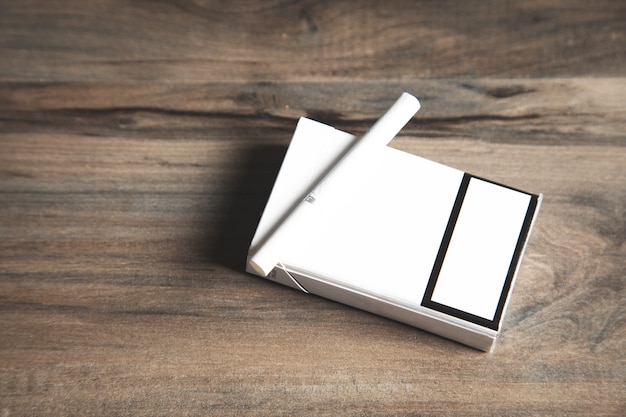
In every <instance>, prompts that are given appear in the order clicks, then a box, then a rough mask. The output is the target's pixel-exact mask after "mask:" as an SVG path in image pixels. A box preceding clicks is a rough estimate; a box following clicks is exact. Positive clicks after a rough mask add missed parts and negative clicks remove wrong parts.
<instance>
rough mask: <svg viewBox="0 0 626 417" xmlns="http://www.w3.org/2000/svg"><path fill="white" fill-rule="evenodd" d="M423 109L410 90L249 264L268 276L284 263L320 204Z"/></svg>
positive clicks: (360, 140) (266, 242) (329, 174)
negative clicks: (363, 160) (286, 252)
mask: <svg viewBox="0 0 626 417" xmlns="http://www.w3.org/2000/svg"><path fill="white" fill-rule="evenodd" d="M419 109H420V102H419V100H418V99H417V98H415V97H414V96H412V95H411V94H409V93H402V95H401V96H400V98H398V100H396V102H395V103H394V104H393V105H392V106H391V107H390V108H389V110H387V112H386V113H385V114H384V115H383V116H382V117H381V118H380V119H378V121H377V122H376V123H374V125H373V126H372V127H371V128H370V130H369V131H368V132H367V133H366V134H365V135H364V136H363V137H362V138H361V139H359V140H357V141H356V142H355V143H354V145H353V146H352V147H351V148H350V149H349V150H348V151H347V152H346V153H345V155H344V156H343V157H342V158H341V159H340V160H339V162H337V163H336V164H335V166H333V167H332V168H331V169H330V171H328V173H327V174H326V175H325V176H324V177H323V178H322V179H321V180H320V181H319V182H318V183H317V184H316V185H315V186H314V187H313V188H312V189H311V190H310V191H309V193H308V194H307V195H306V197H304V199H303V200H302V201H301V202H300V203H299V204H298V205H297V206H296V207H295V208H294V209H293V210H292V211H291V212H290V213H289V214H288V215H287V216H286V217H285V219H284V220H283V221H282V223H281V224H280V225H279V226H278V227H277V228H276V229H275V230H274V232H273V233H271V234H270V235H269V236H268V237H267V238H266V240H265V242H264V243H262V245H261V246H260V247H259V248H258V249H257V250H256V251H255V252H254V253H253V254H252V256H251V257H250V258H249V260H248V263H249V264H250V266H251V267H252V269H253V270H254V271H255V272H257V273H258V274H259V275H261V276H264V277H266V276H268V275H269V273H270V272H271V271H272V269H274V267H275V266H276V265H278V264H279V263H280V262H281V256H282V254H283V253H284V249H283V248H285V247H286V246H287V245H289V244H290V242H291V241H292V239H293V238H294V237H296V236H297V233H298V230H299V228H300V226H299V225H303V224H306V222H307V221H309V220H310V219H311V218H312V216H313V215H314V212H315V206H316V203H317V202H319V201H321V200H322V199H324V198H325V196H332V195H336V194H334V193H335V192H336V191H337V190H335V189H334V188H335V187H343V186H345V185H344V184H343V183H342V181H341V178H342V177H346V176H347V175H350V171H351V170H352V168H353V166H355V165H357V164H360V163H362V159H363V158H366V157H367V154H368V153H370V152H372V151H375V150H376V148H378V147H382V146H386V145H387V144H388V143H389V142H391V140H392V139H393V138H394V137H395V136H396V135H397V134H398V132H400V130H401V129H402V128H403V127H404V125H406V124H407V123H408V121H409V120H411V118H412V117H413V116H414V115H415V113H417V111H418V110H419Z"/></svg>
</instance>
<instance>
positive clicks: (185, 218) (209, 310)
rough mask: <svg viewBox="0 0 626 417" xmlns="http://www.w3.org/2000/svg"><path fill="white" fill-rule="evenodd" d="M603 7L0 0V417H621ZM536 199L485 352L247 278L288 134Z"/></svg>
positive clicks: (616, 53) (578, 0)
mask: <svg viewBox="0 0 626 417" xmlns="http://www.w3.org/2000/svg"><path fill="white" fill-rule="evenodd" d="M625 45H626V3H624V2H620V1H608V0H607V1H605V0H596V1H594V2H588V1H586V0H575V1H535V2H518V1H504V2H502V1H468V2H451V1H408V0H407V1H397V2H378V1H374V0H371V1H360V2H353V1H294V2H287V1H266V2H261V1H246V2H238V1H231V2H218V1H209V0H205V1H191V0H178V1H129V0H125V1H124V0H98V1H96V0H94V1H89V2H83V1H76V0H73V1H72V0H67V1H63V2H49V1H44V0H24V1H8V0H1V1H0V415H1V416H28V415H112V416H122V415H128V416H143V415H146V416H148V415H149V416H160V415H162V416H171V415H181V416H204V415H224V416H240V415H353V416H383V415H385V416H386V415H416V416H417V415H419V416H427V415H433V416H452V415H474V416H487V415H497V416H502V415H524V416H526V415H595V416H605V415H615V416H618V415H624V414H626V385H625V384H626V354H625V352H626V302H625V301H626V286H625V275H626V274H625V273H626V268H625V259H626V256H625V255H626V250H625V243H624V238H625V236H626V219H625V217H626V216H625V212H626V210H625V207H626V170H625V166H626V46H625ZM402 91H410V92H413V93H414V94H416V95H418V96H419V97H421V99H422V102H423V110H422V111H421V112H420V113H419V114H418V117H416V118H415V119H414V120H413V121H412V122H410V124H409V125H408V126H407V127H406V129H404V130H403V131H402V132H401V134H400V136H399V137H398V138H397V139H396V140H394V142H393V146H395V147H397V148H400V149H403V150H406V151H409V152H412V153H415V154H418V155H421V156H425V157H427V158H431V159H434V160H436V161H440V162H443V163H446V164H449V165H452V166H455V167H458V168H461V169H463V170H466V171H469V172H472V173H473V174H476V175H480V176H484V177H488V178H491V179H494V180H497V181H501V182H505V183H507V184H511V185H513V186H517V187H520V188H523V189H526V190H529V191H532V192H535V193H544V194H545V199H544V203H543V207H542V211H541V213H540V216H539V219H538V222H537V224H536V227H535V229H534V232H533V234H532V236H531V241H530V244H529V247H528V250H527V253H526V257H525V259H524V261H523V264H522V268H521V271H520V275H519V279H518V281H517V285H516V288H515V291H514V292H513V296H512V301H511V303H510V306H509V311H508V314H507V316H506V319H505V322H504V330H503V333H502V335H501V338H500V340H499V342H498V346H497V348H496V351H495V352H494V353H493V354H485V353H480V352H477V351H475V350H472V349H470V348H467V347H464V346H462V345H459V344H456V343H454V342H451V341H448V340H446V339H443V338H440V337H437V336H434V335H431V334H428V333H426V332H423V331H420V330H417V329H414V328H411V327H408V326H405V325H402V324H398V323H396V322H393V321H390V320H387V319H384V318H381V317H377V316H374V315H371V314H368V313H364V312H361V311H358V310H355V309H352V308H349V307H345V306H342V305H340V304H336V303H333V302H330V301H327V300H324V299H321V298H318V297H315V296H310V295H305V294H302V293H298V292H297V291H294V290H291V289H288V288H284V287H282V286H279V285H276V284H273V283H270V282H267V281H265V280H263V279H260V278H256V277H254V276H251V275H248V274H246V273H245V272H244V263H245V257H246V250H247V246H248V244H249V242H250V239H251V237H252V234H253V233H254V229H255V226H256V223H257V221H258V217H259V215H260V213H261V211H262V209H263V206H264V203H265V201H266V199H267V197H268V194H269V191H270V189H271V185H272V182H273V179H274V177H275V175H276V173H277V170H278V168H279V165H280V163H281V160H282V157H283V155H284V152H285V150H286V146H287V144H288V142H289V140H290V137H291V134H292V132H293V129H294V127H295V124H296V121H297V119H298V117H300V116H309V117H313V118H315V119H317V120H320V121H322V122H325V123H329V124H332V125H334V126H336V127H338V128H341V129H344V130H347V131H350V132H353V133H355V134H362V133H363V132H365V130H366V129H367V128H368V127H369V126H370V125H371V124H372V122H373V121H374V120H375V119H376V118H377V117H378V116H380V115H381V114H382V112H383V111H384V110H385V109H386V108H387V106H389V105H390V104H391V103H392V102H393V100H394V99H395V98H396V97H397V96H398V95H399V94H400V92H402Z"/></svg>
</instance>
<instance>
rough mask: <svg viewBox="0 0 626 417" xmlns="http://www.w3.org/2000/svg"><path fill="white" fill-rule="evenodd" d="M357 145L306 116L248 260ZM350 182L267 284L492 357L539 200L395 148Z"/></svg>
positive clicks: (295, 240)
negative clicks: (397, 323)
mask: <svg viewBox="0 0 626 417" xmlns="http://www.w3.org/2000/svg"><path fill="white" fill-rule="evenodd" d="M355 140H357V139H356V138H355V137H354V136H352V135H350V134H348V133H345V132H342V131H339V130H337V129H334V128H333V127H331V126H328V125H325V124H322V123H319V122H316V121H313V120H310V119H306V118H301V119H300V120H299V122H298V125H297V127H296V130H295V133H294V135H293V138H292V140H291V143H290V145H289V148H288V150H287V153H286V155H285V158H284V161H283V164H282V166H281V168H280V171H279V174H278V176H277V178H276V182H275V184H274V187H273V189H272V192H271V195H270V197H269V200H268V202H267V204H266V207H265V210H264V212H263V215H262V217H261V220H260V222H259V225H258V227H257V230H256V233H255V235H254V238H253V240H252V243H251V246H250V251H249V253H250V254H252V253H254V252H255V251H256V250H257V249H258V248H259V247H260V246H262V245H263V243H264V242H265V240H266V239H267V237H268V236H270V235H271V234H272V233H273V231H274V230H276V228H277V227H279V226H280V225H281V222H283V221H284V220H285V218H286V216H288V214H289V213H290V211H291V210H293V208H294V207H295V206H297V205H298V204H299V203H300V202H301V201H303V199H305V198H307V195H308V193H309V191H310V190H311V187H313V186H314V185H315V184H316V183H317V182H318V181H319V180H320V178H323V177H324V176H325V175H326V173H327V172H328V171H329V170H330V169H331V168H332V167H333V166H334V164H336V163H337V161H338V160H340V159H341V157H342V156H343V155H344V154H345V153H346V151H347V150H348V149H350V147H351V146H352V145H353V143H354V141H355ZM344 182H345V183H346V184H348V186H344V187H342V188H340V192H335V193H334V194H333V195H331V196H327V197H326V198H325V199H323V201H319V202H316V203H315V204H316V205H317V207H316V212H315V215H313V216H311V217H310V218H307V221H306V224H302V225H299V227H298V233H297V234H294V235H293V236H292V237H291V238H290V239H289V240H290V241H289V242H284V243H285V244H284V245H283V247H284V250H283V253H281V257H280V262H279V263H278V264H277V265H276V266H275V267H274V268H273V269H272V270H271V272H270V273H269V275H268V277H267V278H268V279H270V280H272V281H276V282H278V283H281V284H284V285H287V286H290V287H292V288H295V289H297V290H300V291H304V292H308V293H312V294H316V295H319V296H322V297H325V298H328V299H331V300H334V301H338V302H340V303H344V304H347V305H350V306H353V307H356V308H359V309H363V310H366V311H369V312H372V313H375V314H378V315H381V316H385V317H388V318H391V319H394V320H397V321H400V322H403V323H407V324H410V325H412V326H415V327H418V328H421V329H424V330H426V331H429V332H432V333H436V334H439V335H441V336H444V337H447V338H449V339H452V340H455V341H458V342H461V343H464V344H466V345H469V346H472V347H474V348H476V349H480V350H483V351H491V350H492V349H493V347H494V344H495V340H496V337H497V335H498V332H499V330H500V326H501V323H502V320H503V317H504V313H505V310H506V306H507V303H508V301H509V299H510V294H511V290H512V288H513V284H514V282H515V278H516V275H517V272H518V269H519V265H520V261H521V258H522V255H523V252H524V248H525V246H526V242H527V239H528V236H529V233H530V230H531V227H532V224H533V221H534V219H535V217H536V215H537V211H538V209H539V206H540V203H541V196H540V195H534V194H530V193H527V192H524V191H520V190H517V189H514V188H511V187H507V186H504V185H501V184H497V183H494V182H492V181H489V180H486V179H483V178H479V177H476V176H473V175H471V174H468V173H465V172H463V171H460V170H458V169H455V168H451V167H448V166H445V165H442V164H439V163H436V162H433V161H430V160H427V159H424V158H421V157H419V156H416V155H412V154H409V153H406V152H403V151H400V150H397V149H394V148H391V147H388V146H380V147H379V148H378V149H377V150H376V152H375V154H373V155H372V156H371V157H370V158H368V159H367V160H364V161H363V163H362V164H356V165H354V166H353V167H352V168H351V172H350V174H349V177H348V180H347V181H346V180H345V178H344ZM247 270H248V272H250V273H253V274H257V275H262V274H259V273H258V271H257V270H255V269H254V268H252V267H251V266H250V263H249V262H248V266H247Z"/></svg>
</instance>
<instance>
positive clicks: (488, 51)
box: [0, 0, 626, 82]
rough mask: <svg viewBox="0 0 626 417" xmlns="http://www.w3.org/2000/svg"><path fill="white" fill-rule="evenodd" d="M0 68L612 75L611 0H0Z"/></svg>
mask: <svg viewBox="0 0 626 417" xmlns="http://www.w3.org/2000/svg"><path fill="white" fill-rule="evenodd" d="M0 9H1V10H2V13H0V58H2V61H3V63H2V66H1V68H0V78H5V79H6V78H8V79H30V80H39V79H45V80H59V81H76V80H119V79H134V80H155V79H160V80H187V81H188V80H195V81H216V82H222V81H225V80H230V81H233V80H257V81H258V80H261V81H265V80H276V81H285V80H288V81H294V80H315V81H319V80H326V79H347V80H354V79H371V78H376V79H380V78H383V79H405V78H408V79H412V78H417V77H537V76H539V77H545V76H580V75H596V76H623V75H624V71H623V69H624V65H625V64H626V49H625V48H624V43H625V42H626V29H625V28H626V4H625V3H624V2H622V1H612V0H596V1H593V2H592V4H589V2H588V1H586V0H575V1H532V2H519V1H474V0H472V1H463V2H457V1H450V0H446V1H419V2H416V1H412V0H399V1H393V2H391V3H388V2H380V1H376V0H366V1H356V2H355V1H336V0H324V1H286V0H271V1H263V2H259V1H230V2H224V1H208V0H196V1H191V0H173V1H147V0H132V1H131V0H92V1H90V2H89V6H85V4H84V2H83V1H78V0H65V1H63V6H62V7H60V6H59V5H58V4H53V3H51V2H44V1H41V0H22V1H19V2H16V1H10V0H2V1H0Z"/></svg>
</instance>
